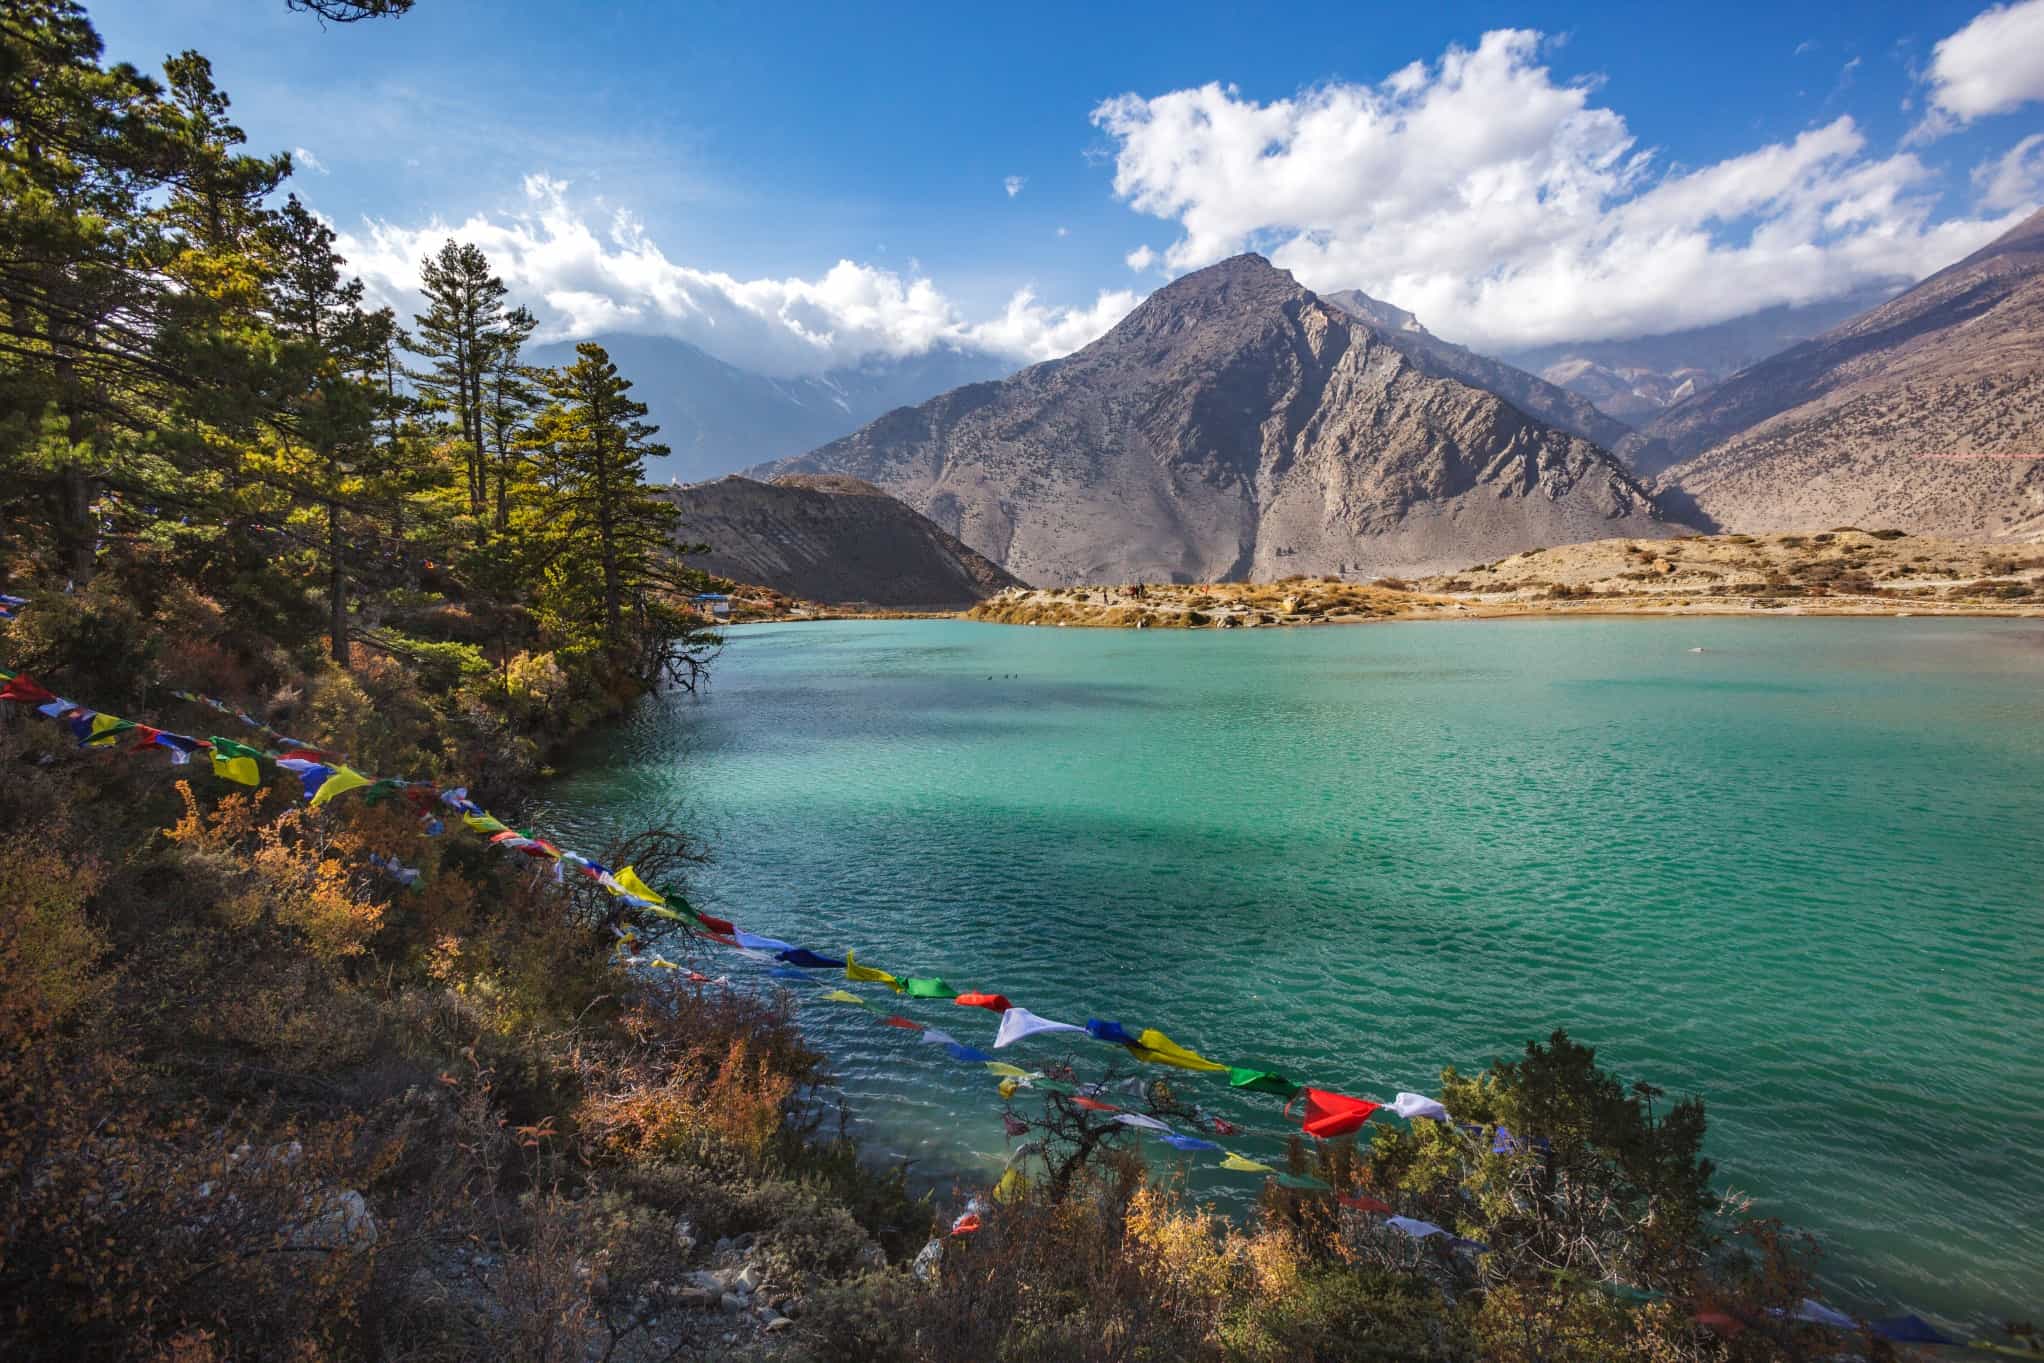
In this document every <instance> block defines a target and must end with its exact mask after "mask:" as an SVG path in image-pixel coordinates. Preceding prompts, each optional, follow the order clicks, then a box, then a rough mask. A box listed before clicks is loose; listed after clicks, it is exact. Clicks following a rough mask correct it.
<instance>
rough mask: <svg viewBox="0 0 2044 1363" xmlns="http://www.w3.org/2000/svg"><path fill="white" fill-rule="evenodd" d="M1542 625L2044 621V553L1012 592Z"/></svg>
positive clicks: (1084, 618)
mask: <svg viewBox="0 0 2044 1363" xmlns="http://www.w3.org/2000/svg"><path fill="white" fill-rule="evenodd" d="M1532 615H1796V616H1822V615H1855V616H1874V615H1887V616H1907V615H1975V616H1988V615H1991V616H2018V617H2022V616H2032V617H2034V616H2044V545H2039V544H2020V543H1975V542H1969V541H1961V540H1948V539H1937V538H1932V537H1929V536H1920V535H1906V534H1902V533H1900V532H1897V531H1890V530H1875V531H1867V530H1859V529H1854V528H1850V527H1841V528H1839V529H1836V530H1830V531H1819V532H1813V533H1804V534H1788V533H1783V534H1770V535H1689V536H1683V537H1681V538H1677V539H1657V540H1650V539H1610V540H1594V541H1590V542H1588V543H1584V544H1569V545H1559V546H1555V547H1553V548H1547V549H1532V550H1527V551H1526V552H1524V553H1521V554H1514V555H1511V556H1510V557H1508V558H1504V559H1500V560H1498V561H1497V562H1495V563H1486V564H1478V565H1476V566H1474V567H1471V568H1467V569H1464V570H1462V571H1460V572H1456V573H1441V574H1435V575H1433V576H1429V577H1420V578H1410V579H1400V578H1376V579H1373V580H1371V581H1369V582H1367V583H1358V582H1350V581H1346V580H1344V579H1341V578H1331V577H1292V578H1283V579H1280V580H1278V581H1275V582H1269V583H1234V582H1228V583H1134V584H1128V585H1123V586H1078V587H1035V588H1022V589H1016V590H1009V591H1005V592H1001V593H999V594H998V595H995V596H991V597H988V598H987V599H986V600H985V601H982V602H980V603H979V604H978V605H976V606H974V607H973V608H972V609H971V610H969V611H966V612H965V613H964V618H965V619H969V620H985V621H991V622H994V623H998V624H1009V625H1070V626H1074V627H1081V628H1108V629H1255V628H1263V627H1271V626H1276V627H1297V626H1305V625H1331V624H1360V623H1364V622H1367V621H1378V620H1466V619H1485V618H1492V619H1495V618H1506V617H1513V616H1532Z"/></svg>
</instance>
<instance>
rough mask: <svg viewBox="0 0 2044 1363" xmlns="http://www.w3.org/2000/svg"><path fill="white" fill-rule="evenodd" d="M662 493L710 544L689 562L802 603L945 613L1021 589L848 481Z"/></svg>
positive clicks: (924, 521) (689, 533) (887, 500)
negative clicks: (995, 595) (704, 552)
mask: <svg viewBox="0 0 2044 1363" xmlns="http://www.w3.org/2000/svg"><path fill="white" fill-rule="evenodd" d="M667 495H668V496H669V497H671V498H672V499H673V500H674V502H675V504H676V505H677V506H679V507H680V508H681V516H682V524H681V533H682V534H683V535H684V536H685V537H687V538H688V539H691V540H701V541H704V542H706V543H707V544H709V546H710V552H709V553H708V554H704V555H699V556H696V557H692V558H691V559H690V560H689V562H690V563H691V564H692V565H694V566H696V567H700V568H704V569H707V570H708V571H710V572H712V573H715V574H717V575H718V576H719V577H728V578H732V579H735V580H736V581H739V582H746V583H755V584H758V585H760V586H764V587H772V588H773V589H774V590H775V591H779V592H785V593H786V594H787V595H789V596H796V597H801V598H802V599H803V600H805V601H820V602H823V603H825V604H828V605H842V604H847V603H862V604H866V605H873V606H892V607H902V608H915V607H929V608H943V609H951V608H957V607H963V606H969V605H971V604H972V603H973V602H975V601H979V600H982V599H984V598H986V597H988V596H991V595H993V594H994V593H995V592H998V591H1002V590H1004V589H1006V588H1009V587H1019V586H1021V585H1022V583H1021V582H1020V580H1019V579H1017V578H1015V577H1014V576H1013V575H1012V574H1009V573H1007V572H1004V571H1003V570H1002V569H1001V568H1000V566H999V565H997V564H994V563H989V562H988V561H987V560H986V559H985V558H982V557H981V556H980V555H978V554H976V553H974V552H973V551H972V550H970V549H968V548H966V547H965V546H964V545H963V544H960V543H959V542H958V541H957V540H956V539H954V538H953V537H952V536H950V535H948V534H946V533H945V532H944V531H942V530H940V529H938V528H937V527H936V526H935V525H933V524H931V523H930V520H929V518H928V517H925V516H921V515H918V514H917V513H916V512H914V511H912V510H911V509H909V508H908V507H906V506H904V505H902V504H901V503H900V502H898V501H896V500H895V499H894V498H892V497H890V496H888V495H887V494H886V493H884V492H882V491H881V490H880V489H879V488H877V487H874V486H873V485H872V484H871V483H864V482H861V481H859V480H858V479H856V478H844V477H829V476H824V477H802V476H800V475H790V476H787V477H784V478H780V479H777V480H776V481H774V482H772V483H758V482H754V481H753V480H752V479H750V478H741V477H738V476H736V475H733V476H731V477H728V478H720V479H718V480H717V481H715V482H709V483H697V484H695V485H693V486H691V487H679V488H672V489H669V490H668V492H667Z"/></svg>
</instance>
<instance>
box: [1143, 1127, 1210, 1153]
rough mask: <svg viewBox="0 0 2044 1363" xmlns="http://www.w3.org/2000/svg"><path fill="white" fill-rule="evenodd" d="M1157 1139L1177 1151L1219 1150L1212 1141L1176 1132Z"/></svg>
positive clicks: (1167, 1133)
mask: <svg viewBox="0 0 2044 1363" xmlns="http://www.w3.org/2000/svg"><path fill="white" fill-rule="evenodd" d="M1157 1139H1158V1140H1160V1141H1162V1142H1164V1144H1166V1145H1169V1146H1172V1147H1174V1148H1176V1149H1179V1150H1218V1149H1220V1148H1221V1147H1220V1146H1218V1145H1216V1144H1214V1143H1213V1142H1212V1141H1204V1140H1201V1139H1200V1138H1199V1137H1197V1136H1183V1135H1180V1134H1179V1133H1178V1132H1176V1131H1170V1132H1166V1133H1165V1134H1163V1135H1161V1136H1159V1137H1157Z"/></svg>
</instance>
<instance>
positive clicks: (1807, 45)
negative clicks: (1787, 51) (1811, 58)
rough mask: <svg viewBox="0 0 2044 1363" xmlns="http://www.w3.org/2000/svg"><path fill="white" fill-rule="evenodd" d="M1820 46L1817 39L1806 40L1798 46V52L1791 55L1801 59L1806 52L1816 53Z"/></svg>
mask: <svg viewBox="0 0 2044 1363" xmlns="http://www.w3.org/2000/svg"><path fill="white" fill-rule="evenodd" d="M1818 46H1819V44H1818V42H1817V40H1816V39H1815V38H1805V39H1803V40H1802V41H1801V42H1799V43H1797V44H1796V50H1795V52H1794V53H1793V54H1791V55H1793V56H1797V57H1800V56H1802V55H1803V54H1804V53H1805V52H1815V51H1816V50H1817V48H1818Z"/></svg>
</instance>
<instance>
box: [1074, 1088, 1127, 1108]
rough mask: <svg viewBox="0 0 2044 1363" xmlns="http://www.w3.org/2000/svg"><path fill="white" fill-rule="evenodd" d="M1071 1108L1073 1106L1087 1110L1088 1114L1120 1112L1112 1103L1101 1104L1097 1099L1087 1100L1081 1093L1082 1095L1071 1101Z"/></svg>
mask: <svg viewBox="0 0 2044 1363" xmlns="http://www.w3.org/2000/svg"><path fill="white" fill-rule="evenodd" d="M1072 1106H1073V1107H1083V1108H1085V1109H1087V1110H1088V1111H1089V1112H1119V1111H1121V1109H1120V1108H1118V1107H1116V1106H1115V1105H1114V1104H1112V1103H1103V1102H1101V1101H1100V1100H1099V1099H1098V1098H1088V1097H1087V1096H1086V1095H1085V1094H1083V1093H1082V1094H1080V1095H1079V1096H1078V1097H1076V1098H1074V1099H1072Z"/></svg>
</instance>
